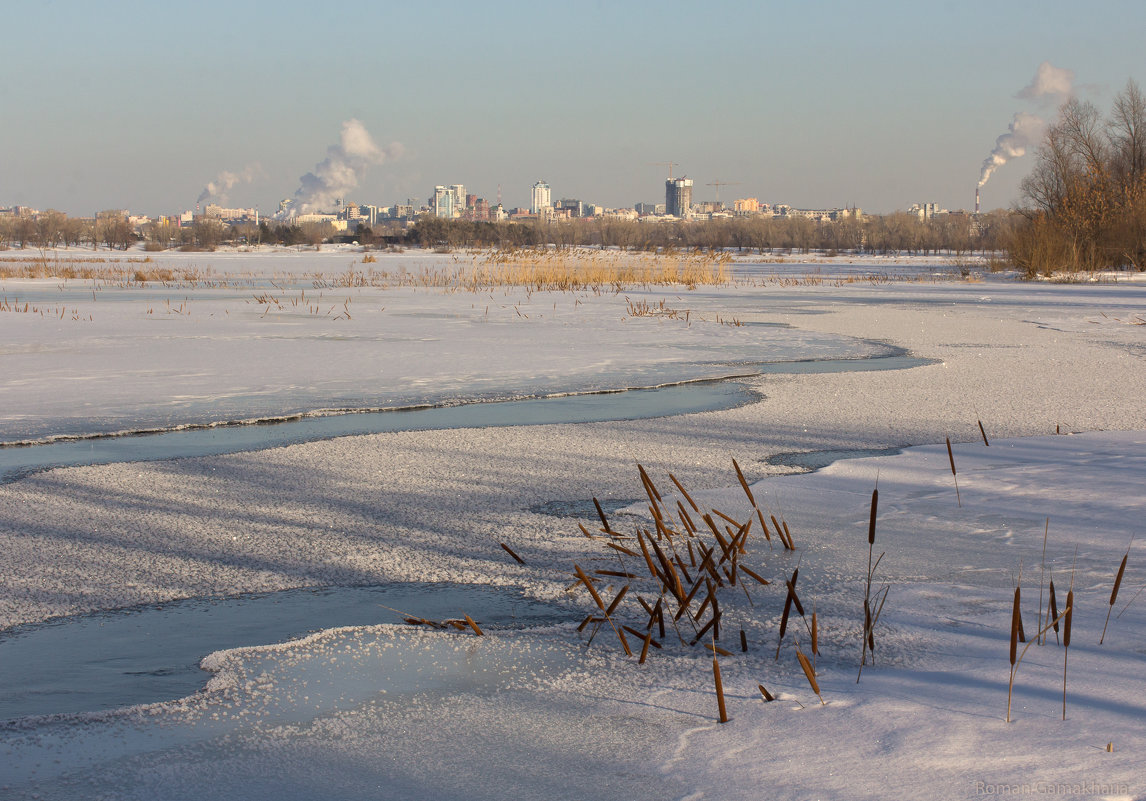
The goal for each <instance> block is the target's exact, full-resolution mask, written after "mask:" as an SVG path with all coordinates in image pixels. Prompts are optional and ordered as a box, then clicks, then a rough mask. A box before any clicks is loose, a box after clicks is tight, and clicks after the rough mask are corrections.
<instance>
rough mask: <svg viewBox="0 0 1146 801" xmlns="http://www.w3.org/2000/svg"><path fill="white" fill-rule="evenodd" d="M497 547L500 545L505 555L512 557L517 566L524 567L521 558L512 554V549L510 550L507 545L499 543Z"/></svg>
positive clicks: (523, 561)
mask: <svg viewBox="0 0 1146 801" xmlns="http://www.w3.org/2000/svg"><path fill="white" fill-rule="evenodd" d="M498 545H500V546H501V547H502V548H504V549H505V552H506V553H507V554H509V555H510V556H512V557H513V558H514V559H516V560H517V563H518V564H519V565H524V564H525V560H524V559H522V558H521V557H520V556H518V555H517V554H515V553H514V552H513V549H512V548H510V547H509V546H508V545H506V544H505V543H504V542H499V543H498Z"/></svg>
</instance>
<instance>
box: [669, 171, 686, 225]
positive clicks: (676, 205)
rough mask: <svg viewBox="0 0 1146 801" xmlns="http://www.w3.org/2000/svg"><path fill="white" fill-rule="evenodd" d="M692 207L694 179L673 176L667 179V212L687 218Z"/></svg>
mask: <svg viewBox="0 0 1146 801" xmlns="http://www.w3.org/2000/svg"><path fill="white" fill-rule="evenodd" d="M691 208H692V179H691V178H673V179H669V180H668V181H665V214H671V215H672V216H674V217H680V218H682V219H683V218H685V217H688V216H689V214H690V209H691Z"/></svg>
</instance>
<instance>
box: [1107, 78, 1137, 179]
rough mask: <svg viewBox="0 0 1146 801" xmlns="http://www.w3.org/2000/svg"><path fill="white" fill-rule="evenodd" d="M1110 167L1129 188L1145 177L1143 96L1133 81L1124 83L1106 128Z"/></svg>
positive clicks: (1115, 100)
mask: <svg viewBox="0 0 1146 801" xmlns="http://www.w3.org/2000/svg"><path fill="white" fill-rule="evenodd" d="M1106 130H1107V135H1108V136H1109V138H1110V144H1111V148H1112V150H1113V154H1112V159H1111V162H1112V166H1113V169H1114V172H1115V174H1116V175H1117V176H1118V178H1119V180H1121V181H1122V182H1123V184H1124V185H1133V184H1135V183H1137V182H1138V181H1140V180H1142V178H1143V176H1144V175H1146V96H1143V94H1142V90H1141V89H1139V88H1138V84H1136V83H1135V82H1134V81H1133V80H1129V81H1127V82H1126V88H1125V89H1123V90H1122V91H1121V92H1120V93H1119V94H1118V96H1117V97H1115V98H1114V108H1113V110H1112V111H1111V113H1110V119H1109V121H1108V122H1107V124H1106Z"/></svg>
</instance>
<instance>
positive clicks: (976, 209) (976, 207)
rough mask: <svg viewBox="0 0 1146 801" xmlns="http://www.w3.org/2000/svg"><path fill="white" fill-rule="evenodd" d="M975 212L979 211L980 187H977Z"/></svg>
mask: <svg viewBox="0 0 1146 801" xmlns="http://www.w3.org/2000/svg"><path fill="white" fill-rule="evenodd" d="M975 213H976V214H978V213H979V187H977V186H976V187H975Z"/></svg>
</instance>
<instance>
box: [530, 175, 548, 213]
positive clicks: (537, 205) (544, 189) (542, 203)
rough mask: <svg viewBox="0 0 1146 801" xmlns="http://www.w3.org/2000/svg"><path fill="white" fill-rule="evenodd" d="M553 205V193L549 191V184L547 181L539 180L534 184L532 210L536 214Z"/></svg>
mask: <svg viewBox="0 0 1146 801" xmlns="http://www.w3.org/2000/svg"><path fill="white" fill-rule="evenodd" d="M552 207H553V199H552V195H551V194H550V192H549V184H547V183H545V181H538V182H537V183H535V184H534V185H533V205H532V206H531V207H530V211H532V212H533V213H534V214H541V213H542V212H543V211H544V210H545V209H548V208H552Z"/></svg>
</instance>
